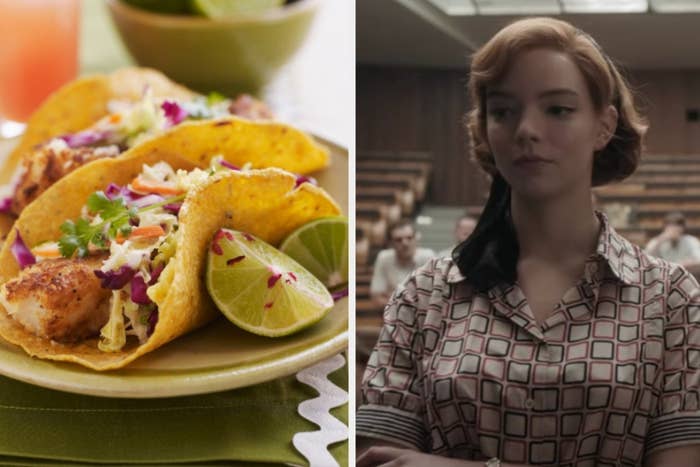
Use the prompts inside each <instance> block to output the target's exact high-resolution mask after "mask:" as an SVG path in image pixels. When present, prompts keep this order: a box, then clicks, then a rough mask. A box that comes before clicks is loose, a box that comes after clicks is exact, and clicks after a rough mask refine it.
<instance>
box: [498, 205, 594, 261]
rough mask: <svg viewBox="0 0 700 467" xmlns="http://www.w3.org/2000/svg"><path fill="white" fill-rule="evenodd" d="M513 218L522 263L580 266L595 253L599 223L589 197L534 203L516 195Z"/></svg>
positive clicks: (512, 212) (512, 209)
mask: <svg viewBox="0 0 700 467" xmlns="http://www.w3.org/2000/svg"><path fill="white" fill-rule="evenodd" d="M511 214H512V217H513V225H514V226H515V231H516V235H517V238H518V245H519V249H520V258H521V259H528V258H537V259H539V260H543V261H546V262H555V263H564V264H571V263H572V262H574V263H580V262H582V261H585V259H586V258H587V257H588V256H590V255H591V254H592V253H594V252H595V250H596V245H597V243H598V236H599V232H600V221H599V220H598V218H597V216H596V215H595V212H594V211H593V206H592V205H591V198H590V195H587V196H583V197H579V199H576V198H574V197H570V198H563V197H562V198H557V199H551V200H547V201H543V200H537V201H533V200H526V199H523V198H521V197H518V196H517V195H516V194H513V196H512V198H511Z"/></svg>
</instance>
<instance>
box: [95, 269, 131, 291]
mask: <svg viewBox="0 0 700 467" xmlns="http://www.w3.org/2000/svg"><path fill="white" fill-rule="evenodd" d="M93 272H94V273H95V275H96V276H97V277H98V278H99V279H100V280H101V281H102V288H104V289H112V290H119V289H121V288H123V287H124V286H125V285H126V284H128V283H129V281H130V280H131V279H132V278H133V277H134V274H136V271H134V270H133V269H132V268H130V267H129V266H126V265H124V266H122V267H120V268H119V270H118V271H107V272H103V271H102V270H100V269H95V270H94V271H93Z"/></svg>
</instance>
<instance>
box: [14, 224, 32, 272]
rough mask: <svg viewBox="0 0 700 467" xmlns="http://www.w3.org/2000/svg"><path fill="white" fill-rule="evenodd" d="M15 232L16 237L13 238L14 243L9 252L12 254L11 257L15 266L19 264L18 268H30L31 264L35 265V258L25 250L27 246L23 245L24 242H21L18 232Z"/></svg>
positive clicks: (28, 250) (27, 249)
mask: <svg viewBox="0 0 700 467" xmlns="http://www.w3.org/2000/svg"><path fill="white" fill-rule="evenodd" d="M15 232H17V236H16V237H15V241H14V242H12V246H11V247H10V251H11V252H12V256H14V257H15V260H16V261H17V264H19V268H20V269H24V268H26V267H27V266H31V265H32V264H34V263H36V258H35V257H34V255H33V254H32V252H31V250H30V249H29V248H27V245H25V244H24V240H22V236H21V235H20V234H19V230H17V229H15Z"/></svg>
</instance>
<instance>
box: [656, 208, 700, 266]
mask: <svg viewBox="0 0 700 467" xmlns="http://www.w3.org/2000/svg"><path fill="white" fill-rule="evenodd" d="M645 250H646V252H647V253H649V254H650V255H653V256H657V257H659V258H661V259H665V260H667V261H670V262H672V263H677V264H680V265H682V266H685V267H686V269H688V270H689V271H690V272H691V273H692V274H694V275H696V276H697V272H698V271H700V240H698V239H697V238H696V237H694V236H692V235H688V234H686V233H685V217H684V216H683V214H682V213H680V212H672V213H670V214H668V215H667V216H666V219H665V226H664V230H663V231H662V232H661V233H660V234H659V235H657V236H656V237H654V238H652V239H651V240H650V241H649V243H647V246H646V248H645Z"/></svg>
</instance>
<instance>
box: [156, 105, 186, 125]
mask: <svg viewBox="0 0 700 467" xmlns="http://www.w3.org/2000/svg"><path fill="white" fill-rule="evenodd" d="M160 107H161V108H162V109H163V111H164V112H165V118H167V119H168V122H169V123H170V126H173V125H177V124H178V123H180V122H181V121H183V120H184V119H186V118H187V110H185V109H184V108H183V107H181V106H180V104H178V103H177V102H175V101H164V102H163V103H162V104H161V106H160Z"/></svg>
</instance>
